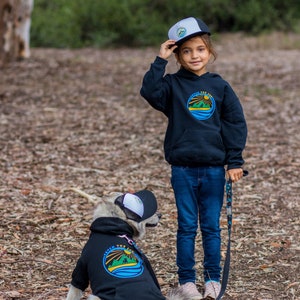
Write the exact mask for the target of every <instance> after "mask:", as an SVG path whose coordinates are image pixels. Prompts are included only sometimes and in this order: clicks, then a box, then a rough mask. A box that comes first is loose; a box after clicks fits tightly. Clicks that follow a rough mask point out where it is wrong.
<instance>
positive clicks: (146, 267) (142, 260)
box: [71, 217, 166, 300]
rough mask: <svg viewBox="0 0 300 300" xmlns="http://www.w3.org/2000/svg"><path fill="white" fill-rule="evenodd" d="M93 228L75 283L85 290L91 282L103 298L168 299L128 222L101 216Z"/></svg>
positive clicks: (79, 261)
mask: <svg viewBox="0 0 300 300" xmlns="http://www.w3.org/2000/svg"><path fill="white" fill-rule="evenodd" d="M90 230H91V234H90V237H89V239H88V241H87V243H86V245H85V246H84V248H83V250H82V253H81V256H80V258H79V260H78V262H77V265H76V267H75V269H74V271H73V274H72V282H71V284H72V285H73V286H75V287H76V288H79V289H80V290H82V291H84V290H85V289H86V288H87V287H88V285H89V283H90V286H91V289H92V292H93V295H95V296H97V297H99V298H100V299H101V300H129V299H130V300H165V299H166V298H165V297H164V296H163V295H162V293H161V291H160V287H159V284H158V282H157V278H156V276H155V274H154V271H153V269H152V267H151V265H150V263H149V261H148V259H147V258H146V257H145V255H144V254H143V253H142V252H141V251H140V250H139V249H138V248H137V247H136V245H135V243H134V242H133V240H132V236H133V229H132V228H131V226H130V225H129V224H128V223H127V222H125V221H123V220H121V219H119V218H112V217H101V218H98V219H96V220H95V221H94V222H93V223H92V225H91V227H90ZM124 237H126V238H124Z"/></svg>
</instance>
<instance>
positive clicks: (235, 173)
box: [226, 168, 243, 182]
mask: <svg viewBox="0 0 300 300" xmlns="http://www.w3.org/2000/svg"><path fill="white" fill-rule="evenodd" d="M226 173H227V176H228V177H229V178H230V179H231V180H232V182H237V181H239V180H240V179H241V178H242V177H243V169H242V168H238V169H230V170H228V171H227V172H226Z"/></svg>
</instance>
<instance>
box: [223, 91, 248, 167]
mask: <svg viewBox="0 0 300 300" xmlns="http://www.w3.org/2000/svg"><path fill="white" fill-rule="evenodd" d="M222 138H223V143H224V145H225V149H226V164H227V169H228V170H229V169H235V168H241V167H242V165H243V164H244V160H243V157H242V152H243V150H244V148H245V145H246V139H247V124H246V120H245V117H244V113H243V108H242V105H241V103H240V101H239V99H238V97H237V96H236V94H235V93H234V91H233V90H232V88H231V87H230V86H229V85H226V86H225V95H224V101H223V109H222Z"/></svg>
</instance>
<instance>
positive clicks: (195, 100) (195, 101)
mask: <svg viewBox="0 0 300 300" xmlns="http://www.w3.org/2000/svg"><path fill="white" fill-rule="evenodd" d="M187 108H188V110H189V111H190V113H191V114H192V115H193V116H194V117H195V118H196V119H197V120H207V119H209V118H210V117H211V116H212V115H213V113H214V111H215V108H216V103H215V99H214V97H213V96H212V95H211V94H210V93H208V92H205V91H200V92H196V93H194V94H192V95H191V96H190V98H189V99H188V102H187Z"/></svg>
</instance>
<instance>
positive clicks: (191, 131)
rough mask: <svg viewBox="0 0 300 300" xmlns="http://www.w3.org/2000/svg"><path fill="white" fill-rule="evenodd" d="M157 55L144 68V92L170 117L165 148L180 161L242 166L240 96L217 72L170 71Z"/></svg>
mask: <svg viewBox="0 0 300 300" xmlns="http://www.w3.org/2000/svg"><path fill="white" fill-rule="evenodd" d="M167 63H168V61H167V60H165V59H162V58H160V57H157V58H156V59H155V61H154V62H153V63H152V64H151V67H150V70H149V71H148V72H147V73H146V74H145V76H144V79H143V85H142V88H141V95H142V96H143V97H144V98H145V99H146V100H147V101H148V102H149V104H150V105H151V106H152V107H154V108H155V109H157V110H159V111H161V112H163V113H164V114H165V115H166V116H167V118H168V127H167V131H166V135H165V142H164V150H165V158H166V160H167V162H168V163H170V164H171V165H176V166H189V167H199V166H225V165H227V169H234V168H240V167H241V166H242V165H243V163H244V160H243V158H242V151H243V150H244V148H245V144H246V138H247V125H246V121H245V118H244V114H243V109H242V106H241V104H240V101H239V99H238V97H237V96H236V94H235V93H234V91H233V89H232V88H231V87H230V85H229V84H228V83H227V82H226V81H225V80H223V79H222V78H221V76H219V75H218V74H214V73H209V72H207V73H205V74H203V75H201V76H198V75H196V74H194V73H192V72H190V71H188V70H186V69H184V68H181V69H180V70H179V71H178V72H177V73H174V74H167V75H165V68H166V65H167Z"/></svg>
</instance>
